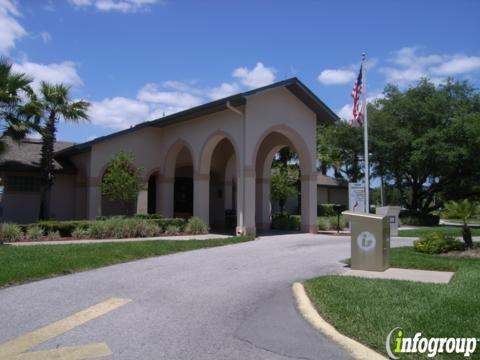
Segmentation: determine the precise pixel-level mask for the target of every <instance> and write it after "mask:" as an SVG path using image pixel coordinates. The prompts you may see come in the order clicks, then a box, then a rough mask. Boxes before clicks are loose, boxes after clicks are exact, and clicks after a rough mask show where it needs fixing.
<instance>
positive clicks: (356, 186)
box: [348, 182, 368, 213]
mask: <svg viewBox="0 0 480 360" xmlns="http://www.w3.org/2000/svg"><path fill="white" fill-rule="evenodd" d="M348 209H349V210H350V211H351V212H354V213H368V211H366V209H365V184H364V183H362V182H356V183H348Z"/></svg>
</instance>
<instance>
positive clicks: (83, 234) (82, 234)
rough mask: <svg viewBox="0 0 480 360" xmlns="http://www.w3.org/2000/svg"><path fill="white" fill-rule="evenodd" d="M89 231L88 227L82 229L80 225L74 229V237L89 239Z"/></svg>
mask: <svg viewBox="0 0 480 360" xmlns="http://www.w3.org/2000/svg"><path fill="white" fill-rule="evenodd" d="M89 235H90V234H89V231H88V230H87V229H82V228H80V227H78V228H76V229H75V230H73V231H72V237H73V238H75V239H88V237H89Z"/></svg>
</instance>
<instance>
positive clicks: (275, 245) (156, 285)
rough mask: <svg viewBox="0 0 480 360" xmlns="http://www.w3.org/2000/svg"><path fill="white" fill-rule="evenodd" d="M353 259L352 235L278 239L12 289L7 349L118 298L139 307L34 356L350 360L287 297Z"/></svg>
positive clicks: (3, 317)
mask: <svg viewBox="0 0 480 360" xmlns="http://www.w3.org/2000/svg"><path fill="white" fill-rule="evenodd" d="M401 242H402V243H408V240H401ZM399 243H400V241H399V240H397V241H393V244H399ZM348 255H349V243H348V240H347V238H346V237H331V236H322V235H318V236H315V235H309V234H295V235H279V236H269V237H264V238H261V239H260V240H256V241H253V242H249V243H244V244H237V245H230V246H224V247H220V248H213V249H206V250H197V251H191V252H187V253H182V254H174V255H169V256H162V257H157V258H150V259H145V260H140V261H135V262H130V263H127V264H120V265H114V266H110V267H106V268H102V269H97V270H92V271H86V272H82V273H77V274H73V275H68V276H63V277H57V278H53V279H48V280H43V281H38V282H34V283H30V284H25V285H21V286H16V287H11V288H6V289H3V290H0V343H3V342H5V341H7V340H10V339H13V338H17V337H18V336H21V335H24V334H25V333H28V332H31V331H32V330H35V329H37V328H39V327H42V326H45V325H47V324H50V323H52V322H54V321H57V320H60V319H63V318H65V317H67V316H69V315H71V314H74V313H76V312H79V311H81V310H83V309H85V308H87V307H89V306H92V305H94V304H97V303H100V302H102V301H104V300H106V299H108V298H111V297H118V298H128V299H131V300H132V301H131V302H130V303H128V304H126V305H123V306H121V307H119V308H117V309H116V310H114V311H112V312H109V313H107V314H106V315H103V316H100V317H98V318H96V319H94V320H92V321H89V322H87V323H85V324H83V325H81V326H78V327H76V328H74V329H73V330H71V331H68V332H66V333H64V334H62V335H60V336H58V337H55V338H53V339H51V340H49V341H47V342H45V343H43V344H41V345H39V346H37V347H35V348H34V349H33V350H35V351H38V350H47V349H55V348H57V347H66V346H78V345H83V344H89V343H94V342H105V343H106V344H108V347H109V348H110V349H111V351H112V353H113V355H111V356H110V357H107V358H112V359H128V360H132V359H241V360H248V359H255V360H258V359H287V358H290V359H350V357H349V356H348V354H347V353H345V352H344V351H343V350H342V349H340V348H339V347H338V346H337V345H336V344H334V343H332V342H331V341H330V340H328V339H327V338H325V337H323V336H322V335H321V334H319V333H318V332H316V331H315V330H313V329H312V328H311V327H310V326H309V325H308V324H307V323H306V322H305V321H304V320H303V318H302V317H301V316H300V315H299V314H298V313H297V311H296V309H295V307H294V303H293V299H292V294H291V290H290V286H291V284H292V283H293V282H294V281H299V280H304V279H307V278H311V277H314V276H318V275H322V274H332V273H337V272H341V271H343V265H342V264H341V263H339V262H338V261H339V260H341V259H344V258H346V257H348Z"/></svg>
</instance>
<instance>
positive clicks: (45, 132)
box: [37, 81, 90, 219]
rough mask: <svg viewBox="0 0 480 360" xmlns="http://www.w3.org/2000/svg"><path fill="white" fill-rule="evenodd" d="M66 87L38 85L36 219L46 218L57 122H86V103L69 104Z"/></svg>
mask: <svg viewBox="0 0 480 360" xmlns="http://www.w3.org/2000/svg"><path fill="white" fill-rule="evenodd" d="M69 93H70V88H69V87H68V86H65V85H63V84H58V85H52V84H49V83H46V82H43V81H42V82H41V84H40V98H39V99H38V100H37V106H38V108H39V109H40V112H41V117H42V121H43V123H42V127H41V131H40V134H41V135H42V150H41V161H40V166H41V169H42V187H41V193H40V218H41V219H48V218H49V217H50V192H51V188H52V185H53V181H54V163H53V161H54V150H55V149H54V146H55V142H56V133H57V125H58V122H59V121H60V119H63V120H64V121H67V122H74V123H77V122H78V121H80V120H88V115H87V110H88V107H89V105H90V104H89V103H88V102H86V101H72V100H71V99H70V96H69V95H70V94H69Z"/></svg>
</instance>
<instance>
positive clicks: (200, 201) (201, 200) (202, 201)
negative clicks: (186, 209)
mask: <svg viewBox="0 0 480 360" xmlns="http://www.w3.org/2000/svg"><path fill="white" fill-rule="evenodd" d="M193 215H194V216H198V217H199V218H200V219H202V220H203V221H204V222H205V224H207V225H210V175H209V174H198V173H195V174H194V176H193Z"/></svg>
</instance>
